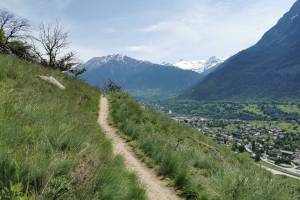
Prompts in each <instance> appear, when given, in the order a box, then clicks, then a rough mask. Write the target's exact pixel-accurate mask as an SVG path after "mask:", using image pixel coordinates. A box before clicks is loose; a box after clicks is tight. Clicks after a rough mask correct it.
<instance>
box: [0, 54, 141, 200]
mask: <svg viewBox="0 0 300 200" xmlns="http://www.w3.org/2000/svg"><path fill="white" fill-rule="evenodd" d="M38 75H52V76H54V77H56V78H57V79H58V80H59V81H60V82H61V83H63V84H64V85H65V86H66V90H65V91H61V90H59V89H57V88H56V87H55V86H53V85H50V84H48V83H47V82H44V81H42V80H40V79H39V78H38V77H37V76H38ZM98 101H99V93H98V92H97V91H95V90H93V89H91V88H90V87H88V86H86V85H85V84H83V83H82V82H81V81H78V80H75V79H73V78H71V77H68V76H65V75H63V74H61V73H60V72H57V71H53V70H48V69H45V68H43V67H41V66H39V65H35V64H30V63H27V62H23V61H20V60H18V59H17V58H13V57H6V56H0V199H116V200H119V199H145V194H144V190H143V189H141V187H140V186H139V185H138V183H137V180H136V177H135V176H134V175H132V174H130V173H128V172H127V171H126V170H125V169H124V165H123V162H122V159H121V158H120V157H117V158H113V156H112V147H111V143H110V142H109V141H108V140H107V139H106V138H105V136H104V134H103V133H102V132H101V130H100V128H99V126H98V124H97V121H96V120H97V115H98V103H99V102H98Z"/></svg>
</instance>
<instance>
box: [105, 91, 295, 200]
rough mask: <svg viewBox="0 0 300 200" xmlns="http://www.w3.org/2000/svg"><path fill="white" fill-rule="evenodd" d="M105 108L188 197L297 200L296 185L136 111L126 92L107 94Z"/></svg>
mask: <svg viewBox="0 0 300 200" xmlns="http://www.w3.org/2000/svg"><path fill="white" fill-rule="evenodd" d="M110 104H111V120H112V123H113V124H114V125H115V126H116V127H117V128H119V129H120V130H121V131H122V134H124V136H125V137H126V138H127V139H128V140H129V141H130V144H131V145H132V146H133V147H134V149H135V151H136V152H137V153H138V154H139V155H140V156H141V158H142V159H144V160H145V161H146V162H147V163H148V164H149V165H150V166H152V167H154V168H155V169H156V170H157V171H158V172H159V173H160V174H161V175H164V176H166V177H168V178H170V179H171V180H172V182H173V184H174V185H175V186H176V187H177V188H179V189H180V190H181V192H182V195H183V196H185V197H186V198H187V199H214V200H217V199H218V200H256V199H257V200H258V199H259V200H263V199H266V200H267V199H268V200H270V199H272V200H295V199H300V183H299V182H297V181H293V180H290V179H287V178H281V177H274V176H272V175H271V174H269V173H268V172H266V171H265V170H263V169H261V168H259V167H258V166H256V165H255V164H254V163H253V161H252V160H250V159H249V158H248V156H247V155H246V154H245V155H244V154H241V155H239V154H233V153H232V152H231V151H230V150H229V149H226V148H225V147H223V146H219V145H217V144H215V143H214V142H213V141H211V140H210V139H208V138H206V137H205V136H203V135H202V134H200V133H199V132H197V131H194V130H192V129H191V128H189V127H186V126H183V125H180V124H177V123H176V122H174V121H172V120H170V119H168V118H167V117H164V116H163V115H161V114H159V113H157V112H155V111H152V110H148V109H144V108H142V107H140V106H139V105H138V104H137V103H136V102H135V101H134V100H133V99H132V98H130V97H129V96H127V95H126V94H120V93H118V94H111V95H110Z"/></svg>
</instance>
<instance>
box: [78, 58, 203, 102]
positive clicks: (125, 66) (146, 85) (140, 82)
mask: <svg viewBox="0 0 300 200" xmlns="http://www.w3.org/2000/svg"><path fill="white" fill-rule="evenodd" d="M77 68H79V69H80V68H85V69H86V72H85V73H83V74H82V75H80V76H79V78H80V79H82V80H84V81H85V82H87V83H88V84H90V85H92V86H95V87H98V88H103V87H104V85H105V83H106V82H107V81H108V80H112V81H114V82H116V83H118V84H119V85H121V86H122V88H123V89H124V90H125V91H128V92H129V93H130V94H132V95H134V96H135V97H140V98H147V97H152V98H153V97H154V98H164V97H168V96H171V95H175V94H179V93H180V92H183V91H184V90H185V89H187V88H189V87H191V86H192V85H194V84H195V83H196V82H197V81H198V80H199V79H200V77H201V75H199V74H198V73H196V72H192V71H187V70H182V69H179V68H176V67H173V66H164V65H158V64H153V63H150V62H147V61H140V60H135V59H133V58H130V57H127V56H121V55H111V56H105V57H100V58H93V59H91V60H89V61H88V62H87V63H85V64H82V65H79V66H77Z"/></svg>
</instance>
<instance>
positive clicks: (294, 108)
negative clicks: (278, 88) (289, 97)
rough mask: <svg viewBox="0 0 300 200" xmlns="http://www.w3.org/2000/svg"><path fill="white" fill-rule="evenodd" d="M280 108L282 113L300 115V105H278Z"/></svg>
mask: <svg viewBox="0 0 300 200" xmlns="http://www.w3.org/2000/svg"><path fill="white" fill-rule="evenodd" d="M278 108H279V109H280V110H281V111H282V112H286V113H298V114H300V108H299V107H298V105H278Z"/></svg>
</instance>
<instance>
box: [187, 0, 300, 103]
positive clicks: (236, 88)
mask: <svg viewBox="0 0 300 200" xmlns="http://www.w3.org/2000/svg"><path fill="white" fill-rule="evenodd" d="M181 97H182V98H192V99H197V100H237V101H240V100H264V99H274V100H285V99H295V98H300V1H297V2H296V3H295V4H294V6H293V7H292V8H291V10H290V11H289V12H288V13H286V14H285V15H284V16H283V17H282V18H281V19H280V20H279V22H278V23H277V24H276V25H275V26H274V27H273V28H271V29H270V30H269V31H268V32H267V33H266V34H265V35H264V36H263V37H262V39H261V40H260V41H259V42H258V43H257V44H256V45H254V46H252V47H251V48H249V49H246V50H244V51H241V52H239V53H238V54H237V55H235V56H233V57H231V58H230V59H228V60H227V61H225V62H224V63H223V64H221V65H220V66H219V67H218V68H217V70H215V71H214V72H213V73H211V74H210V75H208V76H207V77H206V78H205V79H204V80H201V81H200V82H199V83H198V84H196V86H194V87H193V88H192V89H190V90H189V91H187V92H186V93H185V94H184V95H182V96H181Z"/></svg>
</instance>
